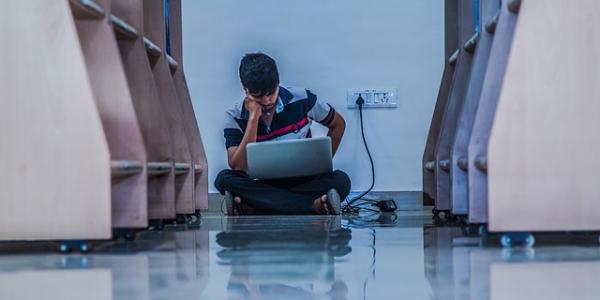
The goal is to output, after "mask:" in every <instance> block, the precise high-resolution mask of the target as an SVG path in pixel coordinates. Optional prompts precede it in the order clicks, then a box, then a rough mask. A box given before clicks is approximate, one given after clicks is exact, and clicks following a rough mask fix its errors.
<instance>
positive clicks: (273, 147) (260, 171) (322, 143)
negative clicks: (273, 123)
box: [246, 137, 333, 179]
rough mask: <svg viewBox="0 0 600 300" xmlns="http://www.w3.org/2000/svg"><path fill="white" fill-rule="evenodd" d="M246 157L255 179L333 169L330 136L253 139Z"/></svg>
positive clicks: (314, 172) (291, 175) (249, 170)
mask: <svg viewBox="0 0 600 300" xmlns="http://www.w3.org/2000/svg"><path fill="white" fill-rule="evenodd" d="M246 157H247V159H248V175H249V176H250V178H253V179H276V178H289V177H301V176H310V175H317V174H322V173H326V172H331V171H332V170H333V163H332V161H331V139H330V138H329V137H318V138H310V139H298V140H284V141H274V142H262V143H251V144H248V146H247V148H246Z"/></svg>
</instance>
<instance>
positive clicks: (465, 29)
mask: <svg viewBox="0 0 600 300" xmlns="http://www.w3.org/2000/svg"><path fill="white" fill-rule="evenodd" d="M474 6H475V5H474V2H473V1H471V0H469V1H458V45H459V52H458V57H457V60H456V68H455V70H454V74H453V79H452V86H451V87H450V91H449V95H448V100H447V102H446V107H445V109H444V115H443V118H442V122H441V124H440V132H439V135H438V139H437V145H436V148H435V184H436V196H435V208H436V209H438V210H450V208H451V207H450V205H451V202H450V197H451V194H450V187H451V179H450V166H451V165H452V161H451V156H450V155H451V150H452V143H453V142H454V136H455V134H456V128H457V126H458V117H459V114H460V112H461V110H462V106H463V103H464V97H465V93H466V89H467V84H468V82H469V73H470V71H471V62H472V60H473V55H472V53H469V52H467V51H465V49H463V48H462V45H464V44H465V43H466V42H467V41H468V40H469V39H470V38H471V37H472V36H473V33H474V31H475V25H474V23H475V17H474V16H475V11H474Z"/></svg>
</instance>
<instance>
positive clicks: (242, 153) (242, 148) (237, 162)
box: [230, 118, 258, 172]
mask: <svg viewBox="0 0 600 300" xmlns="http://www.w3.org/2000/svg"><path fill="white" fill-rule="evenodd" d="M257 130H258V118H250V120H248V125H247V127H246V131H245V132H244V137H243V138H242V142H241V143H240V145H239V146H238V147H237V149H236V151H235V153H234V154H233V157H232V161H231V163H230V165H231V167H232V168H233V169H234V170H240V171H244V172H247V171H248V158H247V156H246V146H247V145H248V144H250V143H254V142H256V132H257Z"/></svg>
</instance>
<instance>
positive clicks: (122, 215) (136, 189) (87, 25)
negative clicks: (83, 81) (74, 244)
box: [75, 6, 148, 228]
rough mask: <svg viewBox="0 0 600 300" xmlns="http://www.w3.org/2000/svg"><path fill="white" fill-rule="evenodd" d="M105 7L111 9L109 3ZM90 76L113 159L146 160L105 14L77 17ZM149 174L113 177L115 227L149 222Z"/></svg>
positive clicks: (113, 220)
mask: <svg viewBox="0 0 600 300" xmlns="http://www.w3.org/2000/svg"><path fill="white" fill-rule="evenodd" d="M105 11H109V9H108V7H107V6H105ZM75 24H76V27H77V30H78V33H79V39H80V41H81V47H82V49H83V54H84V57H85V61H86V66H87V70H88V76H89V78H90V81H91V84H92V90H93V92H94V96H95V99H96V105H97V107H98V110H99V112H100V118H101V120H102V125H103V127H104V133H105V134H106V139H107V141H108V146H109V149H110V156H111V159H112V160H134V161H139V162H143V163H145V162H146V151H145V148H144V141H143V138H142V133H141V130H140V127H139V125H138V120H137V116H136V114H135V110H134V109H133V104H132V101H131V94H130V93H129V87H128V86H127V79H126V77H125V72H124V70H123V66H122V65H121V58H120V55H119V48H118V46H117V41H116V39H115V35H114V32H113V29H112V27H111V26H110V25H109V23H108V18H107V17H106V16H105V17H104V18H103V19H100V20H76V21H75ZM146 186H147V175H146V170H145V169H144V170H143V171H142V172H141V173H139V174H137V175H135V176H130V177H127V178H115V179H113V180H112V192H111V196H112V197H111V198H112V212H113V213H112V222H113V227H115V228H144V227H147V226H148V200H147V193H146Z"/></svg>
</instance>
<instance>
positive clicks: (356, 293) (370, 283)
mask: <svg viewBox="0 0 600 300" xmlns="http://www.w3.org/2000/svg"><path fill="white" fill-rule="evenodd" d="M431 223H432V221H431V217H430V216H429V215H428V214H427V213H425V211H424V210H422V209H407V210H403V211H400V212H398V214H396V215H385V216H371V217H369V216H361V217H344V218H341V217H320V216H302V217H274V216H270V217H239V218H227V217H222V216H218V215H212V216H205V217H204V218H203V224H202V226H201V228H200V229H187V230H185V228H168V229H167V230H165V231H162V232H144V233H142V234H140V235H139V236H138V238H137V239H136V240H135V241H134V242H125V241H117V242H106V243H101V244H99V245H98V246H97V249H96V250H95V252H94V253H93V254H89V255H85V256H83V255H79V254H72V255H58V254H55V253H54V252H53V250H52V248H50V247H49V246H51V245H49V244H34V245H32V244H26V245H17V244H4V245H0V253H1V254H0V299H11V300H12V299H103V300H104V299H598V297H600V296H599V295H600V284H599V283H598V282H600V281H599V280H600V247H598V246H597V243H596V242H595V237H591V236H590V237H583V238H579V237H578V238H577V239H575V238H573V237H571V238H569V239H565V238H561V239H558V240H557V239H556V238H554V237H549V238H546V239H545V240H544V239H542V240H541V241H540V242H539V243H538V245H536V247H535V248H530V249H523V248H515V249H512V250H503V249H502V248H501V247H499V246H498V245H496V244H494V243H490V244H486V243H483V242H482V241H481V240H480V239H479V238H475V237H464V236H463V235H462V234H461V229H460V228H457V227H448V226H432V224H431ZM561 243H562V245H561ZM564 244H575V245H571V246H565V245H564ZM53 246H54V245H53ZM24 253H26V254H24Z"/></svg>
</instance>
